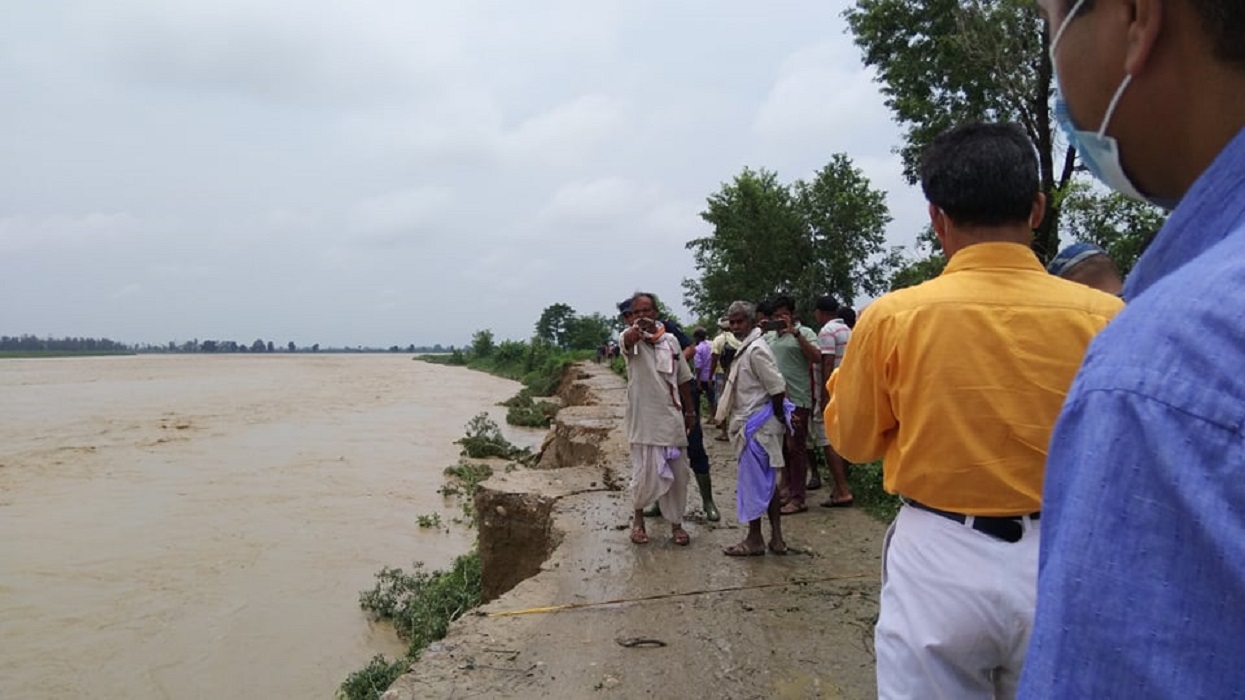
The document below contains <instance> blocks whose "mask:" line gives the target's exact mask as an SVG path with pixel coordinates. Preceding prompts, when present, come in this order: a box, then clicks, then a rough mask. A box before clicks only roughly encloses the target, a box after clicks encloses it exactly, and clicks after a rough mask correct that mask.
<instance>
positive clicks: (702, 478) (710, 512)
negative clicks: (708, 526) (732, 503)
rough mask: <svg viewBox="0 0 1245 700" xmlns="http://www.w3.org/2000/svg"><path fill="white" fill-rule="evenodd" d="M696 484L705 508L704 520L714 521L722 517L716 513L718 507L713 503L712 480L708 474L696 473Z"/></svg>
mask: <svg viewBox="0 0 1245 700" xmlns="http://www.w3.org/2000/svg"><path fill="white" fill-rule="evenodd" d="M696 486H697V487H699V488H700V499H701V501H702V502H703V504H702V506H703V508H704V510H705V520H708V521H709V522H711V523H716V522H717V521H719V520H721V519H722V516H721V515H720V514H719V513H718V507H717V506H716V505H714V504H713V480H712V479H710V478H709V475H708V474H697V475H696Z"/></svg>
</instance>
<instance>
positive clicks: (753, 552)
mask: <svg viewBox="0 0 1245 700" xmlns="http://www.w3.org/2000/svg"><path fill="white" fill-rule="evenodd" d="M722 553H723V554H725V555H726V556H728V557H763V556H765V550H764V549H748V548H747V547H745V546H744V545H743V544H742V543H740V544H733V545H731V546H729V547H727V548H726V549H723V550H722Z"/></svg>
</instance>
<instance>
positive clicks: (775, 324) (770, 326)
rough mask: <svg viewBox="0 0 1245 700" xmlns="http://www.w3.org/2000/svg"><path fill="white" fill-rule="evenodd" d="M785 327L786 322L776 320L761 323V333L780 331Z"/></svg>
mask: <svg viewBox="0 0 1245 700" xmlns="http://www.w3.org/2000/svg"><path fill="white" fill-rule="evenodd" d="M786 327H787V322H786V321H780V320H777V319H771V320H769V321H762V322H761V330H763V331H780V330H782V329H784V328H786Z"/></svg>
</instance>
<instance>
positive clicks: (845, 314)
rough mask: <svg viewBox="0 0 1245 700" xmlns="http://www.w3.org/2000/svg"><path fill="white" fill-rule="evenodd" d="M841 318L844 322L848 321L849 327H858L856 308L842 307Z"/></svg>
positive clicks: (840, 310)
mask: <svg viewBox="0 0 1245 700" xmlns="http://www.w3.org/2000/svg"><path fill="white" fill-rule="evenodd" d="M839 318H841V319H843V323H846V324H847V327H848V328H855V327H856V309H853V308H852V307H850V306H844V307H842V308H840V309H839Z"/></svg>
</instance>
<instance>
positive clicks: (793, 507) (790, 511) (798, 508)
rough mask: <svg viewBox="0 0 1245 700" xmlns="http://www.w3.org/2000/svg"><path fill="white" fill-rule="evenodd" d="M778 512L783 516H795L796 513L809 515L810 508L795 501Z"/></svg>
mask: <svg viewBox="0 0 1245 700" xmlns="http://www.w3.org/2000/svg"><path fill="white" fill-rule="evenodd" d="M778 512H779V513H781V514H783V515H795V514H796V513H807V512H808V506H806V505H804V504H803V503H796V502H795V501H789V502H788V503H787V505H785V506H783V507H782V508H779V509H778Z"/></svg>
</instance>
